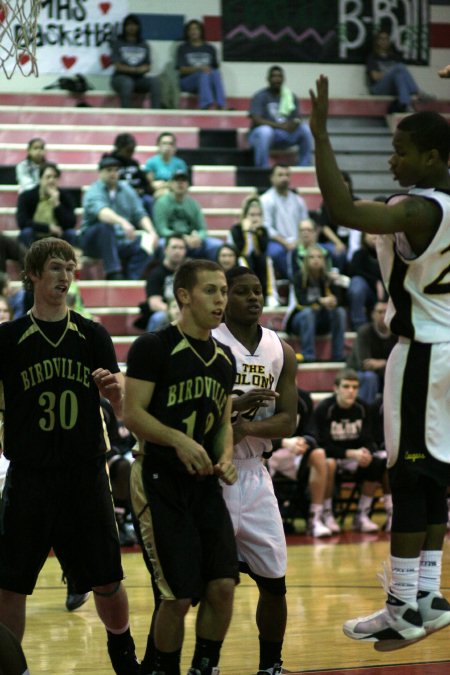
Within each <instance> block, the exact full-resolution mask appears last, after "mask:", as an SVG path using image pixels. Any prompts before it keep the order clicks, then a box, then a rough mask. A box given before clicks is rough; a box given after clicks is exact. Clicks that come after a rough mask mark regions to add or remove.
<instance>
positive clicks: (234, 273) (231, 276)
mask: <svg viewBox="0 0 450 675" xmlns="http://www.w3.org/2000/svg"><path fill="white" fill-rule="evenodd" d="M246 274H250V275H251V276H252V277H256V279H258V281H259V278H258V275H257V274H256V273H255V272H254V271H253V270H251V269H250V267H244V265H237V266H236V267H232V268H231V269H230V270H228V272H227V273H226V274H225V277H226V280H227V284H228V288H232V287H233V286H234V284H235V283H236V282H237V281H238V280H239V279H240V278H241V277H243V276H245V275H246Z"/></svg>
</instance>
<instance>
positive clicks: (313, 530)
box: [307, 518, 332, 537]
mask: <svg viewBox="0 0 450 675" xmlns="http://www.w3.org/2000/svg"><path fill="white" fill-rule="evenodd" d="M307 533H308V534H309V535H311V537H331V535H332V532H331V530H329V529H328V527H327V526H326V525H324V524H323V523H322V521H321V520H320V519H319V518H310V519H309V520H308V527H307Z"/></svg>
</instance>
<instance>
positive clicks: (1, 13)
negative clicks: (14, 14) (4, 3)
mask: <svg viewBox="0 0 450 675" xmlns="http://www.w3.org/2000/svg"><path fill="white" fill-rule="evenodd" d="M5 19H6V10H5V9H4V8H3V7H0V23H3V22H4V20H5Z"/></svg>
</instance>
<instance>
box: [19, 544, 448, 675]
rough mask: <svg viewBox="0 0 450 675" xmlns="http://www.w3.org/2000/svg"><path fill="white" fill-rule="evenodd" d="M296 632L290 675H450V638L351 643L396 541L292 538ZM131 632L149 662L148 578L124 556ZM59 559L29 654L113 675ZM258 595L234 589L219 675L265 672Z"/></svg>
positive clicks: (99, 636) (68, 669) (47, 665)
mask: <svg viewBox="0 0 450 675" xmlns="http://www.w3.org/2000/svg"><path fill="white" fill-rule="evenodd" d="M288 543H289V548H288V559H289V564H288V573H287V586H288V595H287V600H288V611H289V619H288V628H287V633H286V639H285V646H284V666H285V667H286V668H287V669H288V670H289V671H291V672H292V673H321V675H332V674H333V675H338V674H339V675H344V674H345V675H346V674H351V675H384V674H385V675H423V674H424V675H444V674H449V673H450V645H449V639H448V638H449V630H450V629H444V630H442V631H440V632H438V633H436V634H435V635H432V636H430V637H429V638H427V639H426V640H423V641H421V642H419V643H418V644H417V645H414V646H410V647H408V648H406V649H402V650H398V651H396V652H390V653H379V652H376V651H375V650H374V648H373V644H369V643H367V644H360V643H358V642H356V641H353V640H350V639H348V638H346V637H345V636H344V634H343V632H342V628H341V625H342V623H343V621H345V620H346V619H349V618H352V617H355V616H361V615H364V614H367V613H371V612H372V611H375V610H377V609H380V608H381V606H382V603H383V602H384V593H383V591H382V589H381V587H380V585H379V583H378V581H377V578H376V573H377V571H379V569H380V567H381V562H382V561H383V560H387V557H388V551H389V542H388V537H387V536H386V535H384V534H380V535H356V534H353V533H345V534H343V535H340V536H337V537H334V538H333V539H329V540H328V541H327V540H317V539H316V540H313V539H312V538H310V537H306V536H304V535H301V536H290V537H288ZM123 565H124V569H125V573H126V581H125V584H126V588H127V591H128V595H129V601H130V613H131V625H132V631H133V635H134V638H135V642H136V646H137V654H138V657H142V655H143V652H144V649H145V644H146V638H147V632H148V625H149V620H150V616H151V610H152V598H151V592H150V588H149V581H148V576H147V571H146V569H145V567H144V563H143V561H142V558H141V554H140V552H139V549H137V548H136V549H132V550H127V551H126V552H124V555H123ZM60 579H61V571H60V568H59V565H58V562H57V561H56V559H55V558H53V557H50V558H49V559H48V561H47V562H46V564H45V566H44V569H43V570H42V573H41V575H40V578H39V582H38V586H37V588H36V590H35V592H34V594H33V596H31V598H29V600H28V618H27V629H26V633H25V638H24V642H23V647H24V650H25V653H26V656H27V660H28V666H29V669H30V673H31V675H38V674H42V673H48V674H50V675H69V674H72V673H76V674H81V673H82V674H83V675H106V674H108V675H110V674H111V673H112V670H111V667H110V665H109V660H108V657H107V653H106V647H105V634H104V629H103V627H102V625H101V624H100V621H99V619H98V618H97V615H96V612H95V609H94V603H93V601H92V598H90V599H89V600H88V602H87V603H86V604H85V605H84V606H83V607H82V608H80V609H78V610H77V611H75V612H73V613H68V612H67V611H66V610H65V607H64V601H65V587H64V586H63V584H62V583H61V580H60ZM443 589H444V592H445V593H446V594H447V596H450V556H449V551H448V542H446V550H445V552H444V564H443ZM256 600H257V593H256V590H255V585H254V584H253V582H252V581H251V580H250V579H248V578H247V577H246V576H245V575H242V579H241V584H240V585H239V587H238V588H237V589H236V596H235V605H234V614H233V620H232V624H231V627H230V630H229V633H228V635H227V638H226V641H225V643H224V646H223V650H222V658H221V664H220V672H221V675H253V674H254V673H256V671H257V666H258V660H257V659H258V638H257V632H256V627H255V624H254V612H255V605H256ZM194 621H195V610H193V609H191V610H190V612H189V614H188V617H187V621H186V638H185V645H184V650H183V657H182V666H183V668H182V673H183V674H184V673H185V672H187V670H188V668H189V665H190V660H189V659H190V656H191V654H192V651H193V635H194Z"/></svg>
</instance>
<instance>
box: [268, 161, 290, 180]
mask: <svg viewBox="0 0 450 675" xmlns="http://www.w3.org/2000/svg"><path fill="white" fill-rule="evenodd" d="M290 168H291V167H290V166H289V164H285V163H284V162H277V163H276V164H274V165H273V166H272V168H271V169H270V177H272V176H273V174H274V173H275V171H276V170H277V169H290Z"/></svg>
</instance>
